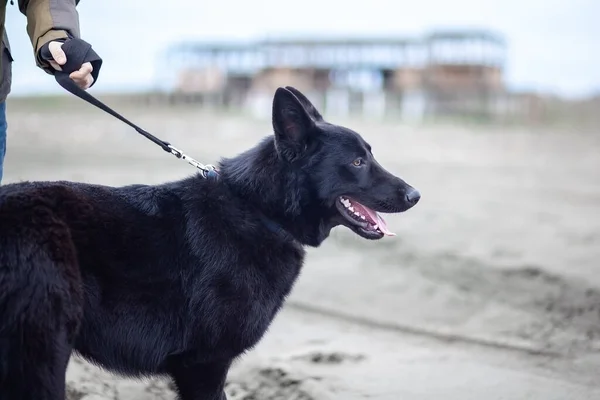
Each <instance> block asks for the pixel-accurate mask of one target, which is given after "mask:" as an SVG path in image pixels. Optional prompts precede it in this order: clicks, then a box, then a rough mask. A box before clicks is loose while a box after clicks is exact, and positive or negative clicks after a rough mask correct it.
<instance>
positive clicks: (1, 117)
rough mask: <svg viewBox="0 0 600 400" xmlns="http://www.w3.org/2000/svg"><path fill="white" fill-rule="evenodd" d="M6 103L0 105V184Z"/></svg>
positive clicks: (0, 179)
mask: <svg viewBox="0 0 600 400" xmlns="http://www.w3.org/2000/svg"><path fill="white" fill-rule="evenodd" d="M6 128H7V125H6V102H5V101H3V102H1V103H0V183H2V172H3V169H4V168H3V165H4V156H5V155H6Z"/></svg>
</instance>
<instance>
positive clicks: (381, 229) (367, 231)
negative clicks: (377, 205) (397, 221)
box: [335, 196, 396, 239]
mask: <svg viewBox="0 0 600 400" xmlns="http://www.w3.org/2000/svg"><path fill="white" fill-rule="evenodd" d="M335 205H336V207H337V209H338V211H339V212H340V214H342V216H343V217H344V218H345V219H346V220H347V221H348V222H349V224H348V227H349V228H351V229H352V230H354V231H355V232H356V233H358V234H359V235H361V236H362V237H364V238H367V239H381V238H382V237H383V236H396V234H395V233H393V232H391V231H390V230H389V229H388V227H387V224H386V222H385V220H384V219H383V218H382V217H381V216H380V215H379V214H378V213H377V211H374V210H372V209H370V208H369V207H367V206H365V205H364V204H361V203H359V202H358V201H356V200H353V199H351V198H349V197H346V196H340V197H339V198H338V200H337V201H336V204H335Z"/></svg>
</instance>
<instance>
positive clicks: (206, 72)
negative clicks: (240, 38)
mask: <svg viewBox="0 0 600 400" xmlns="http://www.w3.org/2000/svg"><path fill="white" fill-rule="evenodd" d="M505 57H506V45H505V41H504V39H503V38H502V37H501V36H500V35H498V34H496V33H493V32H490V31H484V30H464V31H463V30H461V31H436V32H431V33H428V34H426V35H423V36H422V37H405V38H403V37H376V38H318V39H307V38H304V39H300V38H286V39H283V38H279V39H264V40H259V41H253V42H236V43H231V42H221V43H201V42H188V43H178V44H176V45H174V46H172V47H171V48H169V49H168V51H167V54H166V57H165V58H166V59H167V60H168V65H167V66H166V70H167V71H170V72H172V73H173V74H174V79H173V80H172V84H171V85H170V87H169V88H168V93H169V97H170V99H171V101H195V102H200V103H205V104H213V105H219V106H224V107H249V108H251V109H253V110H255V111H256V112H257V113H265V114H267V115H268V112H269V111H270V102H271V99H272V95H273V92H274V90H275V89H276V88H277V87H278V86H285V85H291V86H295V87H297V88H299V89H300V90H301V91H303V92H305V93H306V94H307V95H308V96H309V98H310V99H311V100H313V101H314V102H315V103H316V105H317V106H319V107H321V108H323V109H324V110H325V112H327V113H328V114H332V113H333V114H355V113H362V114H364V115H365V116H382V115H386V114H390V113H393V114H400V115H401V116H403V117H405V118H412V119H422V118H423V117H425V116H428V115H433V116H440V115H453V114H461V115H464V114H472V115H482V116H485V115H492V114H494V112H496V109H497V108H498V107H499V104H500V100H501V99H502V94H503V92H504V83H503V69H504V64H505Z"/></svg>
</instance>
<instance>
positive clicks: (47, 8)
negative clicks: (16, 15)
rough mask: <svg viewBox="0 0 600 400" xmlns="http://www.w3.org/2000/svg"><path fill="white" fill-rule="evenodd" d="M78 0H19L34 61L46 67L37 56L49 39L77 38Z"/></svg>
mask: <svg viewBox="0 0 600 400" xmlns="http://www.w3.org/2000/svg"><path fill="white" fill-rule="evenodd" d="M77 4H79V0H19V10H20V11H21V12H22V13H23V14H25V16H26V17H27V33H28V34H29V39H30V40H31V45H32V46H33V51H34V56H35V60H36V63H37V65H38V66H39V67H41V68H44V69H46V68H48V67H49V66H48V65H47V63H46V62H44V61H42V60H41V59H40V58H39V50H40V48H41V47H42V46H43V45H44V44H46V43H48V42H49V41H51V40H57V39H66V38H67V37H69V36H72V37H76V38H79V37H80V31H79V14H78V13H77V8H76V6H77Z"/></svg>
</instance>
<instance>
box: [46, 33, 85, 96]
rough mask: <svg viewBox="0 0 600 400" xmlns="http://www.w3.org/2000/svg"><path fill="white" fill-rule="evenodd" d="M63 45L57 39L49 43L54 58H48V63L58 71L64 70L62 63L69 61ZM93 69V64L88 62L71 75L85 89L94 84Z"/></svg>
mask: <svg viewBox="0 0 600 400" xmlns="http://www.w3.org/2000/svg"><path fill="white" fill-rule="evenodd" d="M62 45H63V44H62V43H61V42H57V41H52V42H50V43H48V50H49V51H50V54H52V58H53V59H54V60H48V63H49V64H50V65H51V66H52V68H54V69H55V70H57V71H62V68H61V65H65V63H66V62H67V56H66V55H65V52H64V51H63V50H62ZM93 70H94V68H93V67H92V64H91V63H89V62H86V63H84V64H83V65H82V66H81V68H79V70H77V71H74V72H72V73H71V74H70V75H69V77H70V78H71V79H73V81H74V82H75V83H76V84H77V86H79V87H80V88H81V89H83V90H86V89H88V88H89V87H90V86H92V83H94V78H93V77H92V71H93Z"/></svg>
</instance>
